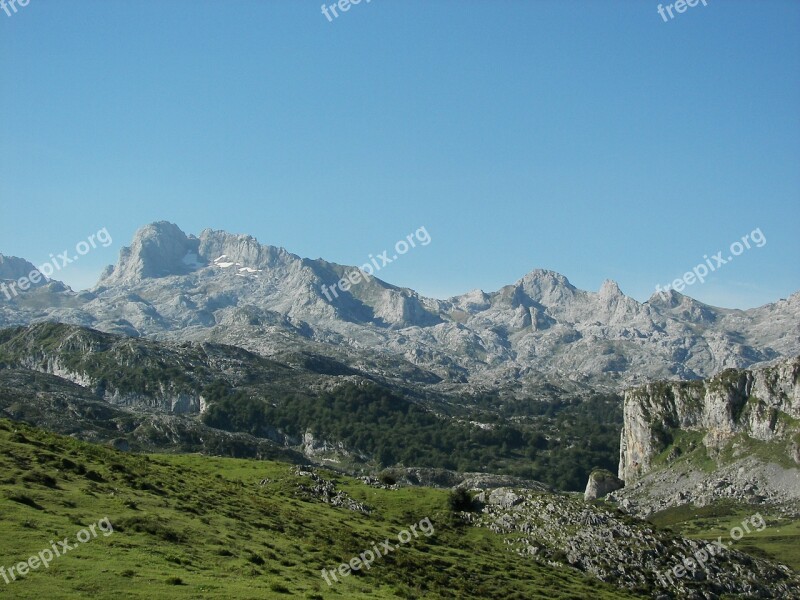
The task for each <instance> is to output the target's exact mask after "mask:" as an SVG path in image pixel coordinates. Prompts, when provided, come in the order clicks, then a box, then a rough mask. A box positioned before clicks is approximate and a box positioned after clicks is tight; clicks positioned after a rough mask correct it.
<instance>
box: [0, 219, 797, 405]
mask: <svg viewBox="0 0 800 600" xmlns="http://www.w3.org/2000/svg"><path fill="white" fill-rule="evenodd" d="M32 270H35V267H34V266H33V265H32V264H31V263H29V262H28V261H25V260H24V259H19V258H15V257H3V256H2V255H0V281H5V282H7V283H8V282H11V281H13V280H16V279H17V278H19V277H20V276H22V274H27V273H29V272H31V271H32ZM355 271H357V268H356V267H352V266H347V265H340V264H335V263H331V262H328V261H325V260H323V259H321V258H320V259H313V260H312V259H308V258H301V257H299V256H297V255H295V254H292V253H290V252H288V251H287V250H285V249H283V248H278V247H275V246H269V245H263V244H260V243H259V242H258V241H257V240H256V239H255V238H253V237H251V236H248V235H238V234H231V233H226V232H223V231H214V230H210V229H206V230H204V231H202V232H201V233H200V234H199V236H194V235H187V234H185V233H184V232H183V231H181V229H180V228H179V227H178V226H177V225H175V224H172V223H168V222H165V221H161V222H157V223H152V224H150V225H147V226H145V227H143V228H141V229H140V230H139V231H137V233H136V234H135V236H134V238H133V240H132V242H131V244H130V245H129V246H127V247H124V248H123V249H122V250H121V251H120V256H119V261H118V262H117V264H116V265H113V266H109V267H107V268H106V269H105V270H104V271H103V273H102V275H101V277H100V279H99V281H98V283H97V284H96V285H95V287H93V288H92V289H90V290H87V291H79V292H75V291H73V290H71V289H69V288H68V287H67V286H65V285H63V284H61V283H60V282H56V281H50V282H46V283H45V282H43V283H41V284H40V285H37V286H33V287H31V288H30V289H29V290H26V291H24V292H20V293H19V294H17V295H16V296H13V297H11V298H10V299H9V298H5V297H2V296H0V327H8V326H13V325H28V324H31V323H35V322H40V321H59V322H62V323H67V324H73V325H79V326H82V327H90V328H93V329H97V330H100V331H104V332H109V333H118V334H122V335H126V336H134V337H149V338H154V339H161V340H173V341H198V342H200V341H203V342H218V343H225V344H231V345H235V346H239V347H242V348H246V349H248V350H250V351H252V352H254V353H256V354H259V355H262V356H265V357H271V358H275V359H277V360H280V358H281V357H282V356H284V355H286V354H287V353H297V352H304V351H306V352H313V353H314V354H317V355H326V356H330V357H332V358H335V359H336V360H340V361H342V362H344V363H346V364H347V365H349V366H350V367H352V368H355V369H357V370H359V371H361V372H365V373H370V374H372V375H374V376H378V377H382V378H384V379H386V380H393V381H395V382H397V383H403V384H404V385H410V386H415V385H416V386H426V387H427V388H428V389H436V390H441V391H445V392H449V391H453V390H466V391H470V392H476V391H482V390H498V389H500V390H506V391H507V392H508V393H513V394H520V393H526V394H527V393H530V390H532V389H535V388H536V387H537V386H540V385H542V384H543V383H545V382H548V383H552V384H556V385H558V386H561V387H566V388H569V387H570V386H573V387H574V388H575V389H580V388H585V387H593V388H606V389H612V390H616V391H621V390H622V389H623V388H625V387H627V386H629V385H632V384H641V383H645V382H647V381H651V380H655V379H681V380H685V379H699V378H703V377H708V376H711V375H713V374H715V373H717V372H719V371H721V370H723V369H725V368H730V367H733V368H747V367H753V366H760V365H762V364H765V363H769V362H770V361H774V360H775V359H779V358H782V357H788V356H793V355H796V354H800V318H798V317H799V316H800V292H798V293H794V294H792V295H791V296H790V297H789V298H787V299H780V300H777V301H776V302H774V303H772V304H767V305H765V306H761V307H758V308H753V309H749V310H735V309H724V308H716V307H713V306H709V305H706V304H703V303H701V302H698V301H697V300H694V299H692V298H690V297H688V296H685V295H682V294H680V293H678V292H675V291H669V292H666V293H662V294H654V295H653V296H652V297H651V298H650V299H649V300H648V301H646V302H643V303H642V302H638V301H636V300H635V299H633V298H631V297H628V296H626V295H625V294H623V293H622V291H621V290H620V288H619V286H618V285H617V284H616V283H615V282H613V281H606V282H604V283H603V285H602V286H601V288H600V289H599V290H598V291H596V292H591V291H584V290H580V289H577V288H576V287H575V286H573V285H572V284H571V283H570V282H569V280H568V279H567V278H566V277H565V276H563V275H561V274H559V273H556V272H553V271H548V270H542V269H535V270H533V271H531V272H530V273H528V274H527V275H525V276H523V277H522V278H521V279H519V280H518V281H516V282H515V283H513V284H510V285H506V286H504V287H502V288H501V289H499V290H496V291H493V292H485V291H482V290H473V291H471V292H467V293H465V294H462V295H460V296H454V297H452V298H448V299H444V300H442V299H436V298H429V297H425V296H422V295H420V294H418V293H417V292H415V291H414V290H411V289H408V288H401V287H397V286H394V285H391V284H390V283H387V282H385V281H382V280H381V279H379V278H377V277H375V276H371V277H366V276H362V277H361V278H360V280H359V281H358V283H356V284H352V285H346V284H345V285H339V288H338V290H337V294H335V295H332V294H331V293H330V291H329V290H330V288H331V287H336V286H337V284H338V283H339V282H341V281H342V280H343V279H344V280H345V281H346V279H345V278H347V277H348V274H352V273H353V272H355ZM362 275H364V274H363V273H362ZM326 292H327V293H326Z"/></svg>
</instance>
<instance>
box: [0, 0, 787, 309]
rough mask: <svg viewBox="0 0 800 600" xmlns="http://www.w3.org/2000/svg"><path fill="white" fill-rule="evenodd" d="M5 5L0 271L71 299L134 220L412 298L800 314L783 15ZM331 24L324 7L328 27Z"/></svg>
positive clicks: (299, 1)
mask: <svg viewBox="0 0 800 600" xmlns="http://www.w3.org/2000/svg"><path fill="white" fill-rule="evenodd" d="M320 4H321V1H320V0H313V1H306V0H264V1H258V2H257V1H255V0H232V1H229V2H221V1H217V2H210V1H198V0H191V1H189V0H169V1H162V2H156V1H154V0H138V1H137V2H129V1H123V0H80V1H77V0H73V1H69V0H30V3H29V4H28V5H27V6H25V7H19V8H18V12H17V13H16V14H13V15H12V16H11V17H8V16H6V15H5V13H3V12H0V92H1V93H2V98H3V103H2V106H3V115H2V118H0V252H1V253H4V254H10V255H15V256H22V257H24V258H27V259H29V260H31V261H32V262H34V263H35V264H40V263H41V262H43V261H45V260H47V258H48V257H49V255H50V254H51V253H53V254H58V253H59V252H61V251H62V250H64V249H67V248H74V247H75V244H76V243H77V242H79V241H81V240H83V239H86V238H87V237H88V236H89V235H90V234H92V233H94V232H96V231H98V230H99V229H101V228H103V227H105V228H107V230H108V231H109V232H110V233H111V235H112V237H113V239H114V243H113V244H112V245H111V246H110V247H108V248H97V249H96V250H93V251H91V252H90V253H89V254H87V255H86V256H84V257H82V258H81V259H80V261H79V262H77V263H74V264H72V265H69V266H68V267H65V268H64V270H63V271H61V272H59V273H58V274H57V275H56V276H55V277H57V278H60V279H62V280H64V281H66V282H67V283H68V284H70V285H72V286H73V287H75V288H82V287H88V286H90V285H92V284H93V283H94V281H96V278H97V275H98V274H99V271H100V270H101V268H102V267H103V266H104V265H106V264H109V263H113V262H116V259H117V254H118V251H119V248H120V247H121V246H123V245H127V244H128V243H130V240H131V237H132V235H133V233H134V231H135V230H136V229H137V228H139V227H140V226H142V225H144V224H146V223H149V222H152V221H156V220H162V219H165V220H169V221H173V222H175V223H177V224H178V225H179V226H180V227H181V228H182V229H183V230H184V231H186V232H187V233H195V234H196V233H199V232H200V231H201V230H202V229H204V228H206V227H211V228H214V229H224V230H228V231H231V232H237V233H249V234H252V235H254V236H255V237H256V238H258V239H259V241H261V242H262V243H268V244H273V245H276V246H283V247H285V248H287V249H288V250H290V251H291V252H294V253H296V254H299V255H301V256H307V257H310V258H317V257H324V258H326V259H328V260H332V261H335V262H340V263H344V264H359V265H360V264H363V263H364V262H366V261H367V259H368V256H369V254H378V253H380V252H382V251H383V250H385V249H391V248H392V247H393V245H394V243H395V241H397V240H398V239H402V238H404V237H405V236H406V235H407V234H409V233H411V232H413V231H415V230H416V229H417V228H419V227H421V226H424V227H425V228H426V229H427V231H428V232H429V234H430V236H431V238H432V242H431V243H430V244H429V245H427V246H425V247H418V248H416V249H414V250H413V251H411V252H409V253H408V254H406V255H404V256H403V257H401V258H400V259H399V260H397V261H396V262H393V263H392V264H391V265H387V266H386V267H385V268H384V269H383V270H382V271H381V272H380V276H381V278H383V279H385V280H387V281H389V282H391V283H394V284H397V285H403V286H408V287H412V288H414V289H417V290H418V291H420V292H422V293H424V294H427V295H432V296H437V297H447V296H450V295H454V294H458V293H463V292H465V291H467V290H470V289H474V288H482V289H484V290H487V291H492V290H495V289H498V288H499V287H501V286H502V285H505V284H508V283H512V282H514V281H515V280H517V279H518V278H520V277H522V276H523V275H524V274H525V273H527V272H528V271H530V270H532V269H534V268H547V269H553V270H556V271H559V272H561V273H563V274H564V275H566V276H567V277H568V278H569V279H570V281H571V282H572V283H573V284H574V285H576V286H578V287H580V288H583V289H589V290H597V289H598V288H599V287H600V285H601V284H602V282H603V280H604V279H607V278H608V279H614V280H616V281H617V282H618V283H619V285H620V287H621V288H622V290H623V292H625V293H627V294H628V295H632V296H634V297H635V298H637V299H639V300H645V299H647V298H648V297H649V296H650V295H651V294H652V293H653V291H654V289H655V286H656V284H661V285H665V284H667V283H669V282H670V281H672V280H673V279H675V278H676V277H680V276H681V275H682V274H683V273H684V272H686V271H689V270H691V269H692V268H693V267H694V266H696V265H697V264H699V263H702V262H704V259H703V256H704V255H708V256H711V255H713V254H714V253H716V252H717V251H718V250H724V251H725V254H728V247H729V246H730V244H731V243H733V242H735V241H737V240H739V239H740V238H741V237H742V236H744V235H746V234H748V233H749V232H751V231H753V230H755V229H756V228H759V229H760V230H761V232H763V234H764V237H765V238H766V240H767V243H766V244H765V245H764V246H763V247H761V248H755V247H753V248H752V249H750V250H746V251H745V252H744V253H742V254H741V255H740V256H738V257H736V258H735V260H733V261H731V262H729V263H728V264H726V265H724V267H722V268H720V269H719V270H718V272H716V273H714V274H713V275H712V276H711V277H710V278H709V280H708V281H706V282H705V283H703V284H699V283H696V284H694V285H692V286H690V287H688V288H687V289H686V290H685V293H687V294H688V295H690V296H693V297H695V298H697V299H699V300H701V301H704V302H708V303H710V304H714V305H717V306H725V307H738V308H747V307H751V306H757V305H760V304H764V303H767V302H771V301H775V300H777V299H779V298H781V297H786V296H788V295H789V294H791V293H793V292H794V291H797V290H798V289H800V266H798V265H800V260H798V259H800V236H798V223H800V218H798V217H800V168H798V166H799V165H800V2H796V1H791V0H786V1H780V0H769V1H758V2H756V1H749V2H745V1H743V0H725V1H724V2H723V1H722V0H708V6H703V5H702V4H698V5H697V6H696V7H694V8H689V9H688V10H687V11H686V12H684V13H682V14H676V18H675V19H673V20H671V21H669V22H666V23H665V22H664V21H663V20H662V19H661V17H659V15H658V13H657V6H658V3H657V2H652V1H650V0H637V1H636V2H633V1H627V0H626V1H622V0H619V1H613V2H597V1H596V0H581V1H577V0H557V1H556V0H553V1H534V0H531V1H525V2H523V1H521V0H520V1H511V0H504V1H503V0H500V1H498V0H493V1H491V2H490V1H488V0H486V1H483V2H478V1H475V0H469V1H466V0H465V1H461V2H456V1H454V0H403V1H399V0H372V1H371V2H370V3H367V2H366V0H364V1H362V2H361V4H359V5H357V6H352V7H351V9H350V10H349V11H348V12H346V13H340V16H339V17H338V18H337V19H334V20H333V22H329V21H328V20H327V19H326V18H325V17H324V16H323V15H322V12H321V10H320ZM328 4H332V1H330V2H328Z"/></svg>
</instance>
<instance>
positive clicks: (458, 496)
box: [447, 488, 472, 512]
mask: <svg viewBox="0 0 800 600" xmlns="http://www.w3.org/2000/svg"><path fill="white" fill-rule="evenodd" d="M447 504H448V505H449V506H450V510H452V511H453V512H463V511H471V510H472V496H470V495H469V492H468V491H467V490H465V489H464V488H456V489H455V490H453V491H452V492H450V495H449V496H448V498H447Z"/></svg>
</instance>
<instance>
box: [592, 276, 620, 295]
mask: <svg viewBox="0 0 800 600" xmlns="http://www.w3.org/2000/svg"><path fill="white" fill-rule="evenodd" d="M598 294H600V296H603V297H613V296H624V295H625V294H623V293H622V290H621V289H619V285H618V284H617V282H616V281H614V280H613V279H606V280H605V281H604V282H603V285H601V286H600V291H599V292H598Z"/></svg>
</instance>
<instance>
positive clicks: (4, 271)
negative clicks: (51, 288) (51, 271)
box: [0, 254, 47, 287]
mask: <svg viewBox="0 0 800 600" xmlns="http://www.w3.org/2000/svg"><path fill="white" fill-rule="evenodd" d="M38 270H39V269H37V268H36V267H35V266H33V264H32V263H30V262H28V261H27V260H25V259H24V258H18V257H16V256H5V255H3V254H0V281H17V280H19V279H20V278H21V277H27V276H28V275H30V274H31V273H32V272H34V271H38ZM46 283H47V280H46V279H45V277H44V275H42V278H41V280H40V281H38V282H37V283H31V286H32V287H38V286H40V285H45V284H46Z"/></svg>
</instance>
